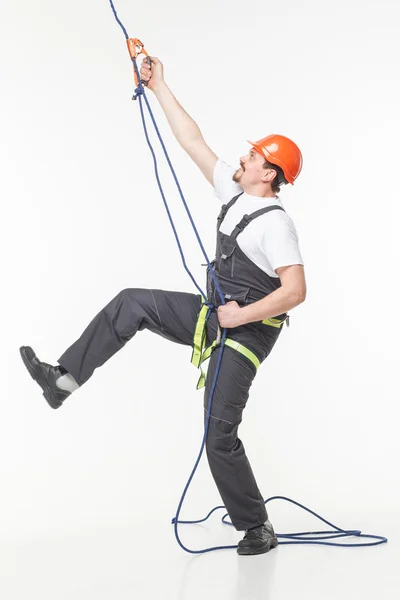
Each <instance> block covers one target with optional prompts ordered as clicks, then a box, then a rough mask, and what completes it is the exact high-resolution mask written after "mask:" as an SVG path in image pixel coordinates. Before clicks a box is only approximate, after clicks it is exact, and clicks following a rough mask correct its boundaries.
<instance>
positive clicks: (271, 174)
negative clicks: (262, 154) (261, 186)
mask: <svg viewBox="0 0 400 600" xmlns="http://www.w3.org/2000/svg"><path fill="white" fill-rule="evenodd" d="M276 176H277V173H276V171H275V169H267V171H266V172H265V174H264V175H263V176H262V178H261V181H263V182H264V183H272V181H273V180H274V179H275V177H276Z"/></svg>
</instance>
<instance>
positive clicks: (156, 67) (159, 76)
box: [140, 56, 164, 92]
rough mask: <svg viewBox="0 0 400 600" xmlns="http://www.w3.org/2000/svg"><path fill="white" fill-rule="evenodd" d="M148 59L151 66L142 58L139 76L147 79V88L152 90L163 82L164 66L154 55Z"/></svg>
mask: <svg viewBox="0 0 400 600" xmlns="http://www.w3.org/2000/svg"><path fill="white" fill-rule="evenodd" d="M150 59H151V68H150V65H148V64H147V61H146V60H145V59H143V62H142V66H141V67H140V78H141V79H142V81H148V84H147V87H148V89H149V90H151V91H152V92H154V90H155V89H156V88H157V86H159V85H160V84H161V83H163V82H164V67H163V64H162V62H161V61H160V60H158V58H156V57H155V56H150Z"/></svg>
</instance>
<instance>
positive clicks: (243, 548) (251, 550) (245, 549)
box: [237, 537, 278, 556]
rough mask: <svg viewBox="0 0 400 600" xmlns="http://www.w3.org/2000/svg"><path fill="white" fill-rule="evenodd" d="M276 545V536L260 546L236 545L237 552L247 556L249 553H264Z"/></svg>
mask: <svg viewBox="0 0 400 600" xmlns="http://www.w3.org/2000/svg"><path fill="white" fill-rule="evenodd" d="M277 546H278V540H277V538H276V537H273V538H271V539H270V540H268V542H267V543H266V544H265V546H261V547H260V548H255V547H254V546H238V547H237V553H238V554H240V555H242V556H248V555H250V554H265V553H266V552H269V551H270V550H272V549H273V548H276V547H277Z"/></svg>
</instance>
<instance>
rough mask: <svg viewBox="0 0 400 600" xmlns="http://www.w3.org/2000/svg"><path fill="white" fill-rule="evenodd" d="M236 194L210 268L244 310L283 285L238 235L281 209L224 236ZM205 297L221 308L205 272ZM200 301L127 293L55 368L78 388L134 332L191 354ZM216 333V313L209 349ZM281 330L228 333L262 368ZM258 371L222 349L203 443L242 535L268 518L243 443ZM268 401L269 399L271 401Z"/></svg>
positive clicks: (209, 326) (249, 327) (155, 292)
mask: <svg viewBox="0 0 400 600" xmlns="http://www.w3.org/2000/svg"><path fill="white" fill-rule="evenodd" d="M239 196H240V194H239ZM239 196H236V197H235V198H233V199H232V200H231V201H230V202H229V203H228V204H227V205H224V206H223V207H222V209H221V212H220V215H219V217H218V224H217V248H216V257H215V259H214V260H213V261H212V265H213V269H214V271H215V274H216V277H217V279H218V282H219V284H220V287H221V290H222V292H223V294H224V297H225V300H226V302H228V301H230V300H236V302H238V304H239V305H240V306H244V305H246V304H249V303H251V302H255V301H257V300H260V299H261V298H263V297H265V296H266V295H267V294H269V293H271V292H272V291H274V290H276V289H277V288H278V287H280V285H281V284H280V280H279V278H271V277H269V276H268V275H267V274H266V273H265V272H264V271H262V270H261V269H260V268H259V267H257V266H256V265H255V264H254V263H253V262H252V261H251V260H250V259H249V258H247V256H246V255H245V254H244V253H243V252H242V250H241V249H240V248H239V246H238V245H237V237H238V235H240V233H241V231H243V229H244V227H246V226H248V224H249V223H250V222H251V221H252V220H253V219H254V218H257V217H258V216H260V215H262V214H264V213H266V212H269V211H270V210H276V209H279V210H283V209H282V208H281V207H280V206H270V207H266V208H263V209H260V210H259V211H257V212H255V213H253V214H251V215H250V216H249V215H245V216H244V217H243V219H242V220H241V221H240V223H238V225H237V226H236V227H235V229H234V230H233V232H232V233H231V235H229V236H228V235H225V234H223V233H221V232H220V231H219V226H220V224H221V223H222V221H223V219H224V217H225V215H226V212H227V211H228V210H229V208H230V207H231V206H232V205H233V204H234V203H235V202H236V200H237V198H238V197H239ZM207 296H208V300H209V301H210V302H211V303H212V304H214V306H216V307H217V306H219V305H220V304H221V300H220V298H219V295H218V293H217V291H216V289H215V285H214V282H213V280H212V277H211V274H210V272H209V269H208V268H207ZM202 300H203V299H202V297H201V296H200V295H199V294H190V293H186V292H175V291H165V290H159V289H142V288H126V289H124V290H122V291H121V292H120V293H119V294H117V296H115V297H114V298H113V299H112V300H111V301H110V302H109V303H108V304H107V305H106V306H105V307H104V308H103V309H102V310H101V311H100V312H99V313H98V314H97V315H96V316H95V317H94V319H93V320H92V321H91V322H90V323H89V325H88V326H87V328H86V329H85V331H84V332H83V333H82V335H81V337H80V338H79V339H78V340H77V341H76V342H75V343H74V344H72V346H70V347H69V348H68V349H67V350H66V351H65V353H64V354H63V355H62V356H61V357H60V358H59V359H58V363H59V364H60V365H62V366H63V367H64V368H65V369H67V371H68V372H69V373H71V375H72V376H73V377H74V378H75V380H76V381H77V382H78V383H79V385H83V384H84V383H86V382H87V381H88V379H89V378H90V377H91V376H92V374H93V372H94V370H95V369H96V368H98V367H100V366H101V365H103V364H104V363H105V362H106V361H107V360H108V359H110V358H111V356H113V355H114V354H115V353H116V352H117V351H118V350H120V349H121V348H122V347H123V346H125V344H126V342H128V341H129V340H130V339H131V338H132V337H133V336H134V335H135V334H136V333H137V331H141V330H143V329H147V330H150V331H153V332H154V333H157V334H158V335H161V336H163V337H164V338H166V339H168V340H171V341H174V342H176V343H178V344H185V345H187V346H191V347H192V348H193V337H194V332H195V329H196V325H197V323H198V318H199V314H200V312H201V309H202V306H203V301H202ZM286 317H287V315H286V314H283V315H277V316H276V320H277V321H280V320H284V319H285V318H286ZM218 328H219V323H218V316H217V311H216V310H213V311H212V312H211V314H210V316H209V318H208V320H207V322H206V330H205V342H206V344H207V345H211V344H212V343H213V342H214V341H215V340H216V338H217V333H218ZM281 328H282V325H280V324H276V325H275V326H269V325H267V324H264V323H262V322H257V323H249V324H246V325H243V326H240V327H235V328H229V329H228V330H227V336H228V337H229V338H230V339H231V340H234V341H236V342H239V343H240V344H242V345H243V346H245V347H246V348H248V349H249V350H250V351H252V352H253V353H254V355H255V356H256V357H257V358H258V360H259V362H260V363H261V362H262V361H263V360H265V358H266V357H267V356H268V354H269V353H270V352H271V350H272V348H273V346H274V344H275V342H276V340H277V339H278V337H279V334H280V332H281ZM215 348H218V346H215ZM215 348H214V349H213V351H212V352H211V356H210V363H209V367H208V373H207V379H206V384H205V392H204V401H203V406H204V419H205V421H204V422H206V411H207V408H208V400H209V393H210V389H211V385H212V382H213V378H214V374H215V369H216V364H217V359H218V354H219V352H220V350H219V348H218V349H217V350H215ZM256 372H257V368H256V367H255V366H254V364H253V362H251V361H250V360H249V359H248V358H246V357H245V356H243V355H242V354H240V352H238V351H236V350H234V349H233V348H231V347H227V346H226V347H224V349H223V356H222V361H221V366H220V371H219V375H218V380H217V385H216V388H215V391H214V395H213V401H212V407H211V415H210V423H209V429H208V435H207V440H206V453H207V458H208V462H209V465H210V469H211V473H212V476H213V478H214V481H215V483H216V485H217V488H218V490H219V493H220V495H221V498H222V500H223V503H224V505H225V507H226V510H227V512H228V514H229V516H230V518H231V521H232V523H233V525H234V527H235V528H236V529H237V530H238V531H243V530H245V529H249V528H250V527H254V526H256V525H259V524H261V523H263V522H264V521H266V520H267V518H268V515H267V511H266V508H265V504H264V500H263V497H262V495H261V493H260V491H259V489H258V487H257V483H256V481H255V478H254V475H253V472H252V469H251V466H250V463H249V461H248V459H247V456H246V454H245V449H244V446H243V444H242V441H241V440H240V439H239V438H238V427H239V424H240V423H241V420H242V412H243V409H244V408H245V406H246V402H247V399H248V397H249V389H250V386H251V384H252V382H253V379H254V377H255V374H256ZM133 401H135V398H133ZM265 401H266V402H269V401H270V399H269V398H268V396H267V397H266V399H265ZM152 410H154V409H152ZM168 426H169V423H166V429H167V428H168ZM269 427H270V424H269V423H265V428H266V430H268V428H269ZM150 434H151V433H150V431H149V435H150ZM166 435H167V433H166Z"/></svg>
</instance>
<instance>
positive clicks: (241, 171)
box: [232, 167, 244, 183]
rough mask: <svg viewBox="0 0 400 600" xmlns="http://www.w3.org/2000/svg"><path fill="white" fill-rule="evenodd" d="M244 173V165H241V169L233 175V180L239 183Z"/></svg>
mask: <svg viewBox="0 0 400 600" xmlns="http://www.w3.org/2000/svg"><path fill="white" fill-rule="evenodd" d="M243 173H244V169H242V167H240V168H239V169H237V170H236V171H235V172H234V174H233V175H232V180H233V181H234V182H235V183H239V182H240V180H241V178H242V175H243Z"/></svg>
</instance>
